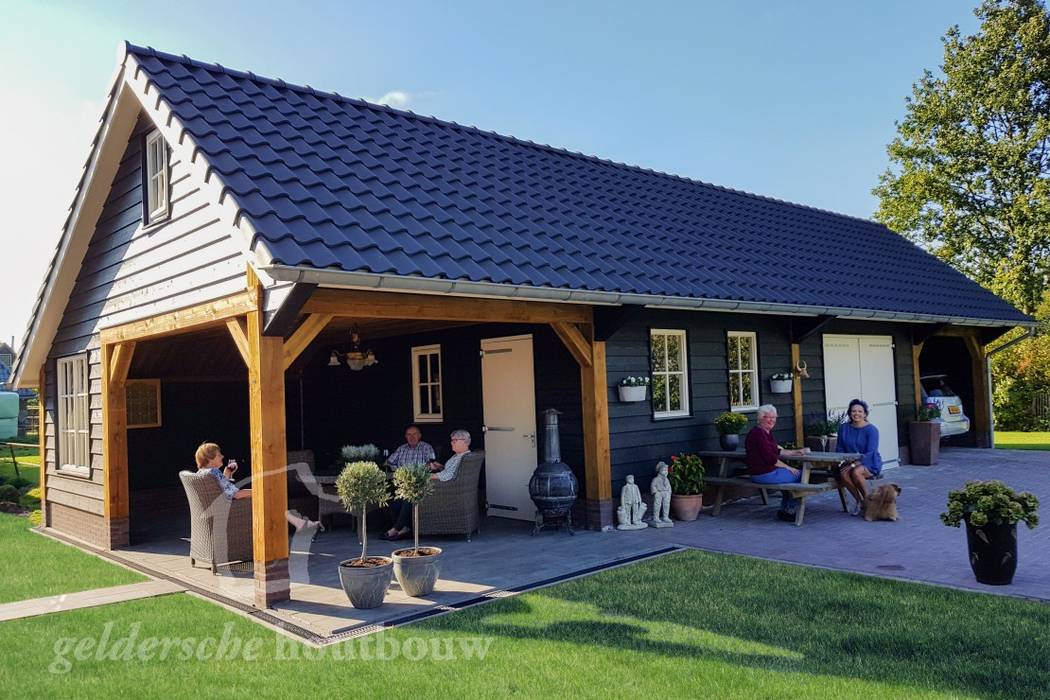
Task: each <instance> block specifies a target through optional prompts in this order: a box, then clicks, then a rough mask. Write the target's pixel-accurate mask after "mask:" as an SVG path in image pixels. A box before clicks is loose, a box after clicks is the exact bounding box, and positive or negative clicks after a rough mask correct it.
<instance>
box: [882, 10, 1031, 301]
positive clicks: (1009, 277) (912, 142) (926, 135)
mask: <svg viewBox="0 0 1050 700" xmlns="http://www.w3.org/2000/svg"><path fill="white" fill-rule="evenodd" d="M975 14H976V15H977V17H978V18H979V19H980V20H981V27H980V30H979V31H978V32H977V33H976V34H975V35H973V36H962V35H961V34H960V32H959V28H958V26H954V27H951V28H950V29H949V30H948V31H947V33H946V34H945V36H944V37H943V38H942V41H943V43H944V64H943V65H942V66H941V69H942V73H941V74H938V75H934V74H933V73H932V72H931V71H929V70H926V71H925V72H924V73H923V75H922V77H921V78H920V79H919V81H918V82H917V83H915V84H914V85H913V90H912V96H911V97H910V98H908V99H907V100H906V116H905V117H904V119H903V121H900V122H898V123H897V136H896V138H894V140H893V141H892V142H891V143H890V145H889V147H888V149H887V150H888V153H889V156H890V161H891V166H890V168H889V169H888V170H887V171H886V172H885V173H884V174H883V175H882V176H881V178H880V183H879V185H878V186H877V187H876V188H875V190H874V192H875V194H876V195H877V196H878V197H879V198H880V204H879V209H878V212H877V213H876V218H878V219H879V220H880V221H882V222H883V223H885V224H886V225H887V226H889V227H890V228H892V229H894V230H896V231H899V232H900V233H901V234H903V235H904V236H906V237H908V238H909V239H910V240H912V241H913V242H915V243H917V244H919V245H922V246H924V247H925V248H927V249H928V250H930V252H932V253H934V254H935V255H937V256H938V257H939V258H940V259H942V260H944V261H945V262H947V263H949V264H951V265H952V266H954V267H955V268H956V269H958V270H960V271H961V272H963V273H964V274H966V275H968V276H969V277H971V278H972V279H975V280H976V281H978V282H979V283H981V284H982V285H984V286H985V287H987V288H989V289H991V290H992V291H993V292H995V293H996V294H998V295H1000V296H1002V297H1003V298H1005V299H1007V300H1009V301H1011V302H1012V303H1014V304H1015V305H1016V306H1018V307H1019V308H1020V309H1022V310H1023V311H1025V312H1026V313H1031V312H1033V311H1034V310H1035V307H1036V305H1037V304H1038V302H1039V300H1040V299H1041V298H1042V296H1043V292H1044V290H1045V289H1046V288H1047V274H1048V272H1050V265H1048V251H1050V182H1048V179H1047V174H1048V171H1050V168H1048V166H1050V148H1048V146H1050V31H1048V27H1050V22H1048V16H1047V11H1046V7H1045V6H1044V5H1043V4H1042V2H1040V0H985V2H983V3H982V4H981V5H980V7H978V8H977V9H976V10H975Z"/></svg>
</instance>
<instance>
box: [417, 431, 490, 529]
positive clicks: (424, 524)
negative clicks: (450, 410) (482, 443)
mask: <svg viewBox="0 0 1050 700" xmlns="http://www.w3.org/2000/svg"><path fill="white" fill-rule="evenodd" d="M484 464H485V452H484V450H477V451H474V452H471V453H470V454H468V455H467V456H465V457H464V458H463V461H462V462H460V463H459V470H458V471H457V472H456V478H454V479H452V481H438V482H435V483H434V492H433V493H432V494H430V495H429V496H427V497H426V498H424V499H423V502H422V503H420V504H419V534H421V535H466V536H467V541H468V542H469V541H470V536H471V535H472V534H473V533H474V532H479V533H480V532H481V512H480V510H479V509H478V480H479V479H480V478H481V467H482V466H483V465H484Z"/></svg>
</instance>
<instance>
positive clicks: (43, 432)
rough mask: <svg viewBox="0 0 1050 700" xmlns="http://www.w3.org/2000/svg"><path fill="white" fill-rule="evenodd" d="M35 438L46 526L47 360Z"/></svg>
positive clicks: (45, 361)
mask: <svg viewBox="0 0 1050 700" xmlns="http://www.w3.org/2000/svg"><path fill="white" fill-rule="evenodd" d="M36 394H37V404H36V410H37V421H36V423H37V429H36V430H37V433H38V434H37V439H38V440H40V513H41V515H42V516H43V519H42V521H41V523H42V524H43V526H44V527H47V526H48V525H47V503H46V501H47V360H46V359H45V360H44V363H43V364H42V365H40V387H39V388H38V389H37V392H36Z"/></svg>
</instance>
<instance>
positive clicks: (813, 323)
mask: <svg viewBox="0 0 1050 700" xmlns="http://www.w3.org/2000/svg"><path fill="white" fill-rule="evenodd" d="M834 320H835V317H834V316H829V315H826V314H825V315H823V316H817V317H816V318H795V319H792V320H791V342H793V343H800V344H801V343H804V342H806V340H807V339H808V338H810V337H811V336H812V335H813V334H814V333H817V332H818V331H820V330H821V329H822V328H824V327H825V326H827V325H828V324H829V323H831V322H832V321H834ZM796 366H797V365H796Z"/></svg>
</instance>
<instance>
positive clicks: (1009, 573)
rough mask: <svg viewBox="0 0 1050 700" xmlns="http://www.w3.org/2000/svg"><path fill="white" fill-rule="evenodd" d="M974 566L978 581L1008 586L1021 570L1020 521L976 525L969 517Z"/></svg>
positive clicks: (967, 538) (968, 530)
mask: <svg viewBox="0 0 1050 700" xmlns="http://www.w3.org/2000/svg"><path fill="white" fill-rule="evenodd" d="M966 546H967V548H968V549H969V552H970V568H971V569H973V573H974V576H976V577H977V582H978V583H983V584H986V585H989V586H1005V585H1008V584H1010V583H1012V582H1013V580H1014V572H1015V571H1016V570H1017V523H1014V524H1013V525H990V524H989V525H985V526H983V527H976V526H974V525H971V524H970V521H969V520H968V519H967V520H966Z"/></svg>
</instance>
